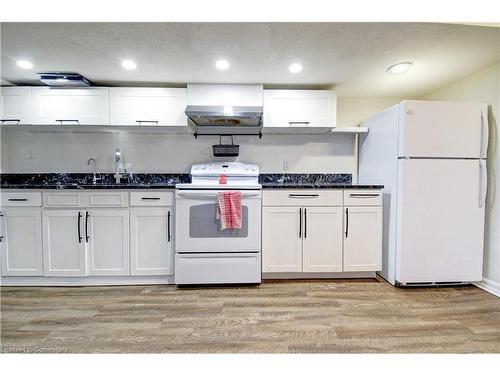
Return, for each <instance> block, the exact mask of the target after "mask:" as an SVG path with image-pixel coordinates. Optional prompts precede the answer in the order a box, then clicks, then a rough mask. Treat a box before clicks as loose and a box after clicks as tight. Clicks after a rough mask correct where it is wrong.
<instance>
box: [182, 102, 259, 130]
mask: <svg viewBox="0 0 500 375" xmlns="http://www.w3.org/2000/svg"><path fill="white" fill-rule="evenodd" d="M263 113H264V108H263V107H252V106H234V107H233V106H205V105H188V106H187V107H186V116H187V117H188V118H189V119H190V120H191V121H192V122H193V123H194V124H195V125H196V126H223V127H228V128H230V127H236V126H245V127H252V126H253V127H255V126H259V127H260V126H262V115H263Z"/></svg>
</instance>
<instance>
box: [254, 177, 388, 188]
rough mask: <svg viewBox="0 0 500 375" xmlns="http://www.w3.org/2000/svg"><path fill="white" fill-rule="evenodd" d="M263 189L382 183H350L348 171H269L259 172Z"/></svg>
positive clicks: (357, 186) (355, 185)
mask: <svg viewBox="0 0 500 375" xmlns="http://www.w3.org/2000/svg"><path fill="white" fill-rule="evenodd" d="M259 182H260V184H261V185H262V188H263V189H382V188H383V187H384V186H383V185H364V184H363V185H361V184H360V185H358V184H353V183H352V175H351V174H349V173H309V174H307V173H269V174H261V175H260V176H259Z"/></svg>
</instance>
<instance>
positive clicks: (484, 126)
mask: <svg viewBox="0 0 500 375" xmlns="http://www.w3.org/2000/svg"><path fill="white" fill-rule="evenodd" d="M487 116H488V115H487V113H486V114H485V113H484V112H483V111H482V110H481V149H480V150H479V157H480V158H486V154H487V152H488V137H489V134H488V133H489V129H488V120H487V119H488V117H487Z"/></svg>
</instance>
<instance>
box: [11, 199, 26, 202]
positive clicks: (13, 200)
mask: <svg viewBox="0 0 500 375" xmlns="http://www.w3.org/2000/svg"><path fill="white" fill-rule="evenodd" d="M27 201H28V198H9V202H27Z"/></svg>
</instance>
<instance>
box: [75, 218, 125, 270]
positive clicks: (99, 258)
mask: <svg viewBox="0 0 500 375" xmlns="http://www.w3.org/2000/svg"><path fill="white" fill-rule="evenodd" d="M84 237H85V242H86V244H87V249H88V255H89V263H88V274H89V275H96V276H112V275H129V274H130V267H129V257H130V251H129V211H128V210H127V209H109V210H105V209H96V210H89V211H87V212H86V213H85V222H84Z"/></svg>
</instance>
